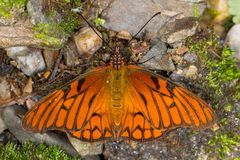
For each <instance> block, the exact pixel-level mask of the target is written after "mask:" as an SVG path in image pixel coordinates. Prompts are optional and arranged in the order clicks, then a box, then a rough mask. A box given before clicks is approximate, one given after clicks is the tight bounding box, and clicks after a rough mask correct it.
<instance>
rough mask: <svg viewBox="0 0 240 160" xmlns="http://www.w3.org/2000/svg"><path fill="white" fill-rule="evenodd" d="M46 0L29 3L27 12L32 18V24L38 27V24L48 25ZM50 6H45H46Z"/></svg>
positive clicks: (30, 0) (32, 0)
mask: <svg viewBox="0 0 240 160" xmlns="http://www.w3.org/2000/svg"><path fill="white" fill-rule="evenodd" d="M44 3H46V1H44V0H29V1H28V3H27V11H28V14H29V16H30V17H31V23H32V24H34V25H36V24H38V23H47V19H46V17H45V15H44V10H45V8H44ZM46 5H48V4H45V6H46Z"/></svg>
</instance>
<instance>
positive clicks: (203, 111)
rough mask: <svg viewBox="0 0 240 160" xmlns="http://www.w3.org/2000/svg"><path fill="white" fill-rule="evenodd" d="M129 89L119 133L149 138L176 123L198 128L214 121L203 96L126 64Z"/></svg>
mask: <svg viewBox="0 0 240 160" xmlns="http://www.w3.org/2000/svg"><path fill="white" fill-rule="evenodd" d="M128 68H129V77H128V88H129V90H128V92H130V95H131V96H130V97H131V99H130V100H129V102H126V103H125V104H126V105H127V106H128V110H130V111H129V113H127V115H126V117H125V120H124V121H125V122H126V123H123V124H124V125H125V126H124V127H123V130H122V137H124V138H129V139H134V140H141V141H144V140H148V139H156V138H158V137H161V136H162V135H163V133H164V132H166V131H168V130H170V129H173V128H176V127H190V128H195V129H201V128H206V127H209V126H211V125H212V124H213V122H214V118H215V116H214V113H213V110H212V109H211V107H210V106H209V105H207V104H206V103H205V102H204V101H203V100H201V99H200V98H198V97H197V96H195V95H194V94H192V93H191V92H189V91H187V90H186V89H184V88H182V87H181V86H179V85H177V84H175V83H173V82H171V81H169V80H167V79H165V78H164V77H162V76H159V75H157V74H155V73H153V72H150V71H147V70H144V69H142V68H140V67H136V66H128Z"/></svg>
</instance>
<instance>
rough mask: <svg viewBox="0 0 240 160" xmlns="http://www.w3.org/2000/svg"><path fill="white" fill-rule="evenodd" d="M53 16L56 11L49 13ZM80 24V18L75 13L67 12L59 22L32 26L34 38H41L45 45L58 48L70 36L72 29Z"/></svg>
mask: <svg viewBox="0 0 240 160" xmlns="http://www.w3.org/2000/svg"><path fill="white" fill-rule="evenodd" d="M49 14H51V15H49V17H50V16H52V17H53V19H54V17H55V16H56V13H55V12H54V11H52V12H51V13H49ZM79 24H80V20H79V18H78V16H77V15H76V14H75V13H72V12H69V13H66V14H65V15H64V16H63V20H62V21H60V22H54V21H53V22H51V23H38V24H36V25H35V26H34V28H33V30H34V31H35V34H34V35H35V38H37V39H41V40H43V42H44V43H45V44H46V45H49V46H53V47H56V48H60V47H61V45H62V42H63V41H64V40H65V39H67V38H68V37H70V36H71V34H72V33H73V32H74V30H75V29H76V28H77V27H78V25H79Z"/></svg>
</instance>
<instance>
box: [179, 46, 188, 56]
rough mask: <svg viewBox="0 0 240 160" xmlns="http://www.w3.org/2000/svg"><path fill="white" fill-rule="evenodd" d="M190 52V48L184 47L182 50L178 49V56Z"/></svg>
mask: <svg viewBox="0 0 240 160" xmlns="http://www.w3.org/2000/svg"><path fill="white" fill-rule="evenodd" d="M187 51H188V48H187V47H186V46H183V47H181V48H178V49H177V50H176V54H177V55H183V54H184V53H186V52H187Z"/></svg>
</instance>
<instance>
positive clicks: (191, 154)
mask: <svg viewBox="0 0 240 160" xmlns="http://www.w3.org/2000/svg"><path fill="white" fill-rule="evenodd" d="M192 137H193V138H192ZM208 139H209V133H208V132H202V133H201V132H200V133H198V134H195V135H193V134H192V133H191V131H190V130H188V129H176V130H174V131H172V132H169V133H168V134H166V135H165V136H163V137H162V138H159V139H156V140H154V141H150V142H144V143H143V142H132V143H126V142H109V143H107V144H106V146H105V148H106V149H105V152H104V156H105V158H106V159H114V160H115V159H118V160H120V159H124V160H132V159H141V160H157V159H163V160H176V159H197V157H198V156H199V152H200V151H201V148H205V146H208ZM205 154H206V155H207V153H205Z"/></svg>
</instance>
